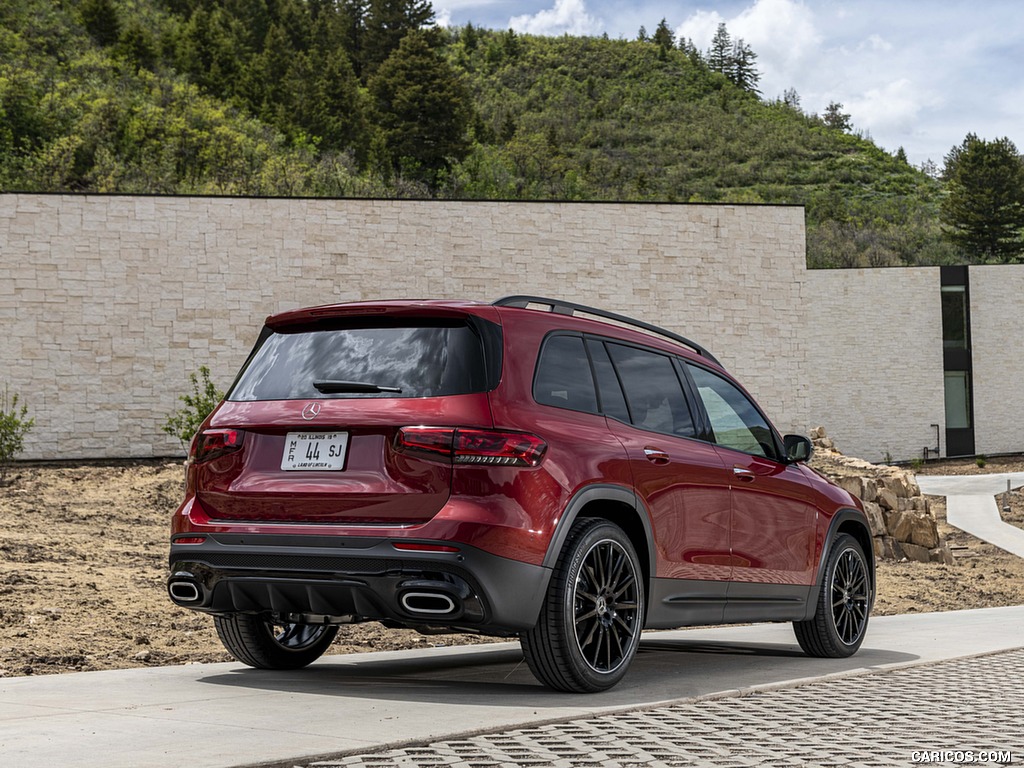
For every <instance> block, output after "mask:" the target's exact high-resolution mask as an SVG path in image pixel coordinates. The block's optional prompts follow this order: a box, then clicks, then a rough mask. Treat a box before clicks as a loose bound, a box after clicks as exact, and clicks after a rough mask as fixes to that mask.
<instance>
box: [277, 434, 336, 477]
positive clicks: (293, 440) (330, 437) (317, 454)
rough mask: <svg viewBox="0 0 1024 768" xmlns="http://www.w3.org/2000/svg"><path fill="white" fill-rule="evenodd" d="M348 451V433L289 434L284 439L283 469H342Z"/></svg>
mask: <svg viewBox="0 0 1024 768" xmlns="http://www.w3.org/2000/svg"><path fill="white" fill-rule="evenodd" d="M347 449H348V432H289V433H288V434H287V435H285V439H284V455H283V456H282V457H281V469H283V470H287V471H296V470H317V469H320V470H334V469H341V468H342V467H343V466H345V451H346V450H347Z"/></svg>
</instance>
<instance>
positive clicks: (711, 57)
mask: <svg viewBox="0 0 1024 768" xmlns="http://www.w3.org/2000/svg"><path fill="white" fill-rule="evenodd" d="M706 58H707V62H708V68H709V69H711V70H712V71H714V72H721V73H722V74H723V75H725V76H726V77H728V76H729V74H730V70H731V69H732V38H731V37H730V36H729V30H728V29H726V28H725V24H724V23H722V24H719V25H718V30H717V31H716V32H715V36H714V37H713V38H711V48H710V49H708V55H707V57H706Z"/></svg>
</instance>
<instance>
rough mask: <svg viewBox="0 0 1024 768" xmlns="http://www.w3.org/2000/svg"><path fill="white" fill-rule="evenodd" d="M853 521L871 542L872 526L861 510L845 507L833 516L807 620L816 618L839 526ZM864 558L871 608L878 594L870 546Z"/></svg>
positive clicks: (808, 604)
mask: <svg viewBox="0 0 1024 768" xmlns="http://www.w3.org/2000/svg"><path fill="white" fill-rule="evenodd" d="M851 520H852V521H855V522H856V523H857V524H858V525H860V526H861V527H862V528H863V529H864V532H865V533H866V534H867V538H868V541H869V542H870V541H871V526H870V525H869V524H868V518H867V516H866V515H865V514H864V513H863V512H861V511H860V510H859V509H856V508H855V507H843V508H841V509H840V510H839V511H838V512H836V513H835V514H834V515H833V516H832V520H831V521H830V522H829V525H828V532H827V533H826V534H825V541H824V543H823V544H822V547H821V558H820V560H819V561H818V574H817V577H816V578H815V580H814V585H813V586H812V587H811V594H810V595H808V600H807V615H806V616H805V618H806V619H812V618H814V611H815V609H816V608H817V605H818V595H819V594H820V593H821V588H822V586H823V585H824V583H825V566H826V565H828V553H829V550H830V549H831V548H832V542H833V541H835V540H836V537H837V536H838V535H839V526H841V525H842V524H843V523H846V522H848V521H851ZM864 557H865V558H866V559H867V561H868V571H869V573H870V578H871V607H874V604H875V595H876V594H877V587H876V579H875V551H874V549H872V548H871V547H870V546H868V547H867V549H866V551H865V552H864Z"/></svg>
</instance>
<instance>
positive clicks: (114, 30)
mask: <svg viewBox="0 0 1024 768" xmlns="http://www.w3.org/2000/svg"><path fill="white" fill-rule="evenodd" d="M79 13H81V14H82V23H83V24H85V29H86V31H88V33H89V36H90V37H92V39H93V40H95V41H96V42H97V44H99V45H102V46H104V47H106V46H108V45H113V44H114V43H116V42H117V39H118V37H120V35H121V20H120V19H119V18H118V15H117V8H115V7H114V3H113V1H112V0H84V2H83V3H82V5H81V8H80V10H79Z"/></svg>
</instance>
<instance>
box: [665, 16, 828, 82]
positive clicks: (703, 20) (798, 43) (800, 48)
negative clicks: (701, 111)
mask: <svg viewBox="0 0 1024 768" xmlns="http://www.w3.org/2000/svg"><path fill="white" fill-rule="evenodd" d="M721 23H724V24H725V25H726V27H727V28H728V30H729V35H730V36H731V37H732V38H733V40H736V39H737V38H742V39H743V40H744V42H746V43H747V44H748V45H750V47H751V48H753V50H754V51H755V52H756V53H757V56H758V66H759V68H760V69H761V70H763V71H764V73H765V76H766V78H767V79H769V80H776V79H778V80H780V81H781V80H785V79H786V78H787V77H789V76H791V74H793V73H795V72H796V71H798V70H799V68H800V67H801V65H803V64H804V63H805V62H806V59H807V58H808V56H809V55H810V54H812V53H814V52H815V51H817V50H818V49H819V47H820V46H821V41H822V35H821V33H820V32H819V31H818V29H817V27H816V25H815V19H814V14H813V12H812V11H811V9H810V8H808V7H807V6H806V5H804V4H803V3H802V2H798V0H755V2H754V4H753V5H751V6H749V7H747V8H744V9H743V10H742V11H740V12H739V13H738V14H737V15H736V16H734V17H733V18H731V19H727V18H723V17H722V16H721V15H720V14H719V13H718V12H717V11H710V12H709V11H697V12H696V13H694V14H692V15H690V16H689V17H688V18H687V19H686V20H685V21H683V23H682V24H680V25H679V29H678V30H677V31H678V32H679V34H680V35H682V36H683V37H689V38H691V39H692V40H693V42H694V44H695V45H696V46H697V47H698V48H700V49H702V50H704V49H707V47H708V46H709V45H710V43H711V38H712V37H713V36H714V34H715V31H716V30H717V29H718V25H719V24H721ZM784 87H785V86H784Z"/></svg>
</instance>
